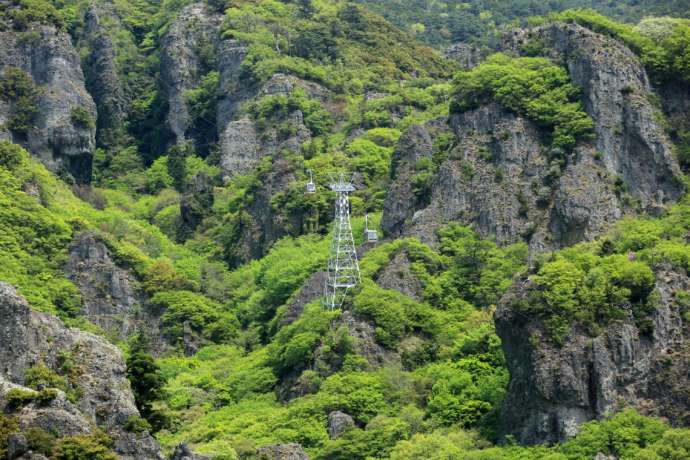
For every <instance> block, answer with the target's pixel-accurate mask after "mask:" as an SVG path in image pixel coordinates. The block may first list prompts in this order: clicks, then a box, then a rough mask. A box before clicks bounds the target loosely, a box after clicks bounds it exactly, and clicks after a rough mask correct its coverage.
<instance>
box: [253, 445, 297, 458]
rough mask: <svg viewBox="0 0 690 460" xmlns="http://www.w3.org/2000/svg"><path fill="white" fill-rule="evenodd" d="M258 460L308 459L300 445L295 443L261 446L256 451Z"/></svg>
mask: <svg viewBox="0 0 690 460" xmlns="http://www.w3.org/2000/svg"><path fill="white" fill-rule="evenodd" d="M257 457H258V458H259V460H309V456H308V455H307V454H306V452H304V450H303V449H302V446H300V445H299V444H296V443H290V444H271V445H269V446H265V447H262V448H261V449H259V452H258V453H257Z"/></svg>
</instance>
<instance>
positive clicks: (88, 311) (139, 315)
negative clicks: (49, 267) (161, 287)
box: [65, 232, 167, 354]
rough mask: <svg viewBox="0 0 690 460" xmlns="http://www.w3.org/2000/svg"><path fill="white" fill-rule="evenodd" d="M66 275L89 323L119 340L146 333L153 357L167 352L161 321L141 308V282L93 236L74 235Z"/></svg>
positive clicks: (85, 234)
mask: <svg viewBox="0 0 690 460" xmlns="http://www.w3.org/2000/svg"><path fill="white" fill-rule="evenodd" d="M65 274H66V275H67V278H69V279H70V280H72V281H73V282H74V284H75V285H76V286H77V289H78V290H79V293H80V294H81V297H82V314H83V315H84V316H85V317H86V318H87V319H88V320H89V321H91V322H92V323H94V324H97V325H98V326H100V327H102V328H103V329H104V330H105V331H108V332H109V333H110V334H113V335H114V336H116V337H118V338H120V339H126V338H127V337H129V336H131V335H132V334H134V333H135V332H137V331H139V330H143V331H145V332H146V333H147V336H148V337H150V338H151V339H152V341H151V347H152V352H153V353H154V354H160V353H162V352H163V351H164V350H165V349H166V348H167V344H166V342H165V341H164V340H163V339H162V336H161V331H160V329H161V328H160V320H159V318H158V317H156V316H154V315H152V314H150V313H149V312H148V311H147V310H145V309H143V308H142V305H143V301H144V294H143V292H142V291H141V289H140V287H139V282H138V280H137V279H136V277H135V276H134V274H133V273H132V272H131V271H129V270H127V269H126V268H122V267H120V266H118V265H117V264H116V263H115V262H114V261H113V259H112V257H111V256H110V251H109V249H108V247H107V246H106V245H105V244H104V243H103V242H102V241H100V240H99V239H98V237H97V236H96V235H95V234H94V233H92V232H83V233H78V234H77V235H75V237H74V241H72V245H71V247H70V252H69V260H68V262H67V264H66V265H65Z"/></svg>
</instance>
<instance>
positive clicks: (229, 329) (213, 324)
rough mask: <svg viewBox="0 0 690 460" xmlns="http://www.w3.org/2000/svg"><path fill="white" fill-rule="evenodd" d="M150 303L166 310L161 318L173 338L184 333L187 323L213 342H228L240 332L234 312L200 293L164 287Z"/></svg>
mask: <svg viewBox="0 0 690 460" xmlns="http://www.w3.org/2000/svg"><path fill="white" fill-rule="evenodd" d="M150 304H151V307H152V308H155V309H158V310H159V311H163V312H164V313H163V316H162V317H161V321H162V322H163V326H164V327H165V328H166V333H167V335H168V336H169V337H170V338H171V340H173V341H175V340H178V339H181V338H182V337H183V335H184V327H185V325H188V326H189V327H190V328H191V329H192V331H195V332H197V333H199V334H202V335H203V336H204V337H206V338H208V339H210V340H213V341H214V342H227V341H229V340H231V339H232V338H233V337H234V336H235V335H236V334H237V331H236V328H237V327H238V326H239V324H238V323H237V319H236V318H235V315H234V314H232V313H231V312H224V311H223V310H222V308H221V306H220V304H218V303H217V302H215V301H213V300H211V299H209V298H208V297H205V296H203V295H201V294H197V293H194V292H190V291H161V292H157V293H156V294H155V295H154V296H153V297H151V300H150Z"/></svg>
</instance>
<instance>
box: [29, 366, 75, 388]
mask: <svg viewBox="0 0 690 460" xmlns="http://www.w3.org/2000/svg"><path fill="white" fill-rule="evenodd" d="M24 382H25V384H26V386H28V387H29V388H33V389H34V390H40V389H42V388H57V389H60V390H63V391H65V390H67V381H66V380H65V378H64V377H61V376H59V375H57V374H56V373H55V372H53V371H52V370H50V369H49V368H48V367H46V365H45V364H37V365H36V366H33V367H30V368H29V369H27V371H26V374H25V375H24Z"/></svg>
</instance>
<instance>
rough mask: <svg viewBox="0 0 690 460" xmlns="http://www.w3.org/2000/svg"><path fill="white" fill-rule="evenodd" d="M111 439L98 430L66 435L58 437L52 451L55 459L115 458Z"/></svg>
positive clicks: (100, 459) (116, 457)
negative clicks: (88, 433)
mask: <svg viewBox="0 0 690 460" xmlns="http://www.w3.org/2000/svg"><path fill="white" fill-rule="evenodd" d="M112 445H113V441H112V439H110V437H108V436H107V435H106V434H105V433H103V432H101V431H98V432H96V433H94V434H91V435H77V436H67V437H64V438H62V439H60V440H59V441H58V442H57V444H56V446H55V450H54V451H53V456H52V457H51V458H52V459H55V460H117V459H118V456H117V455H115V453H114V452H113V451H112Z"/></svg>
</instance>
